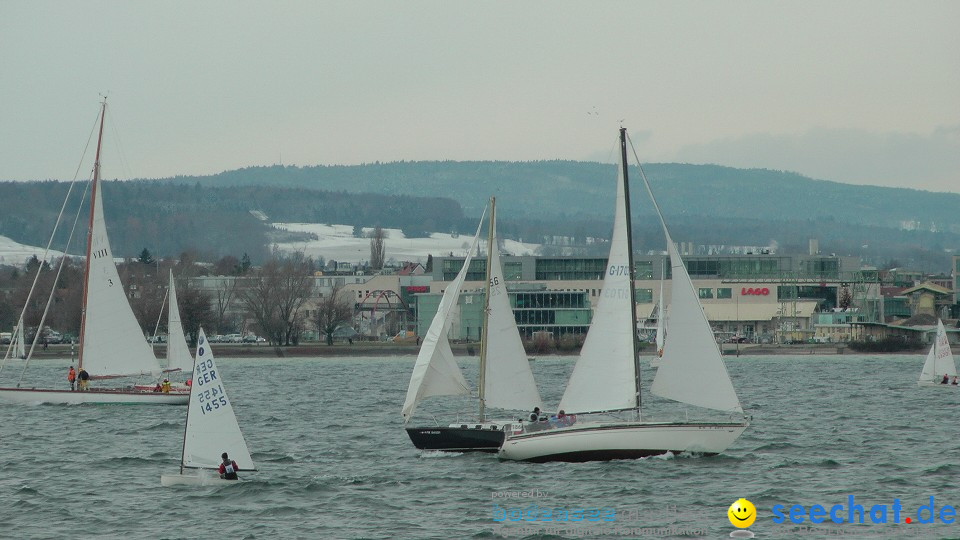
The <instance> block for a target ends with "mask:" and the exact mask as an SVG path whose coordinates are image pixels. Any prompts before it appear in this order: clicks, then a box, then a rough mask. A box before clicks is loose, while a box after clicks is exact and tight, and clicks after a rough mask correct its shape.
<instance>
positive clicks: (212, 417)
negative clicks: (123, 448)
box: [183, 328, 256, 470]
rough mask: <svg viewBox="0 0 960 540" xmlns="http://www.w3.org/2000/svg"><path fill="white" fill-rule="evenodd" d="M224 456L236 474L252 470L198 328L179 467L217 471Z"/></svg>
mask: <svg viewBox="0 0 960 540" xmlns="http://www.w3.org/2000/svg"><path fill="white" fill-rule="evenodd" d="M224 452H226V453H227V454H229V456H230V459H232V460H234V461H236V462H237V465H238V466H239V467H240V470H256V466H255V465H254V464H253V459H251V458H250V450H249V449H248V448H247V441H245V440H244V438H243V433H241V432H240V425H239V424H238V423H237V416H236V415H235V414H234V412H233V405H231V404H230V400H229V399H228V398H227V391H226V389H225V388H224V386H223V379H222V378H221V376H220V370H219V369H218V368H217V364H216V362H215V361H214V359H213V351H212V350H211V349H210V344H209V343H207V338H206V336H205V335H204V333H203V328H201V329H200V336H199V337H198V338H197V359H196V363H195V366H194V368H193V385H192V386H191V387H190V405H189V407H188V410H187V425H186V430H185V433H184V436H183V466H184V467H191V468H201V469H213V468H217V467H219V465H220V454H222V453H224Z"/></svg>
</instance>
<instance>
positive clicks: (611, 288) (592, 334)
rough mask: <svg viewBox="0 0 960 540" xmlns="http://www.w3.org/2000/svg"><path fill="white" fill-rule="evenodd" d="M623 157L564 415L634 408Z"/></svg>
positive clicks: (565, 396)
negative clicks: (593, 302) (602, 266)
mask: <svg viewBox="0 0 960 540" xmlns="http://www.w3.org/2000/svg"><path fill="white" fill-rule="evenodd" d="M623 159H624V158H623V155H622V154H621V163H620V167H618V168H617V171H618V173H617V202H616V208H615V210H614V220H613V236H612V238H611V239H610V256H609V258H608V260H607V269H606V274H605V276H604V279H603V288H602V289H601V290H600V299H599V301H598V303H597V307H596V309H594V311H593V322H592V323H591V324H590V330H589V331H588V332H587V338H586V340H585V341H584V343H583V348H582V349H581V351H580V358H579V359H578V360H577V365H576V366H575V367H574V369H573V374H572V375H571V376H570V381H569V382H568V383H567V389H566V391H565V392H564V393H563V398H562V399H561V400H560V405H559V408H560V409H562V410H564V411H565V412H566V413H568V414H572V413H586V412H598V411H614V410H623V409H631V408H636V407H637V388H636V358H635V356H634V355H635V352H634V339H635V334H636V328H635V327H634V323H633V317H631V310H633V309H634V299H633V298H631V290H632V286H631V283H630V280H631V279H632V277H633V272H632V271H631V268H630V245H629V244H630V243H629V237H628V234H627V223H628V222H627V208H626V206H627V202H626V191H625V187H624V168H623V165H624V164H623Z"/></svg>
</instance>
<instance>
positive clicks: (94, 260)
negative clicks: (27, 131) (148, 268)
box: [0, 100, 188, 405]
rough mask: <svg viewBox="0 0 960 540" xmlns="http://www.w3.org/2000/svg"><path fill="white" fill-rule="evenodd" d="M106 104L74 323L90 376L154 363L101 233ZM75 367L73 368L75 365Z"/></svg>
mask: <svg viewBox="0 0 960 540" xmlns="http://www.w3.org/2000/svg"><path fill="white" fill-rule="evenodd" d="M106 110H107V103H106V100H104V102H103V105H102V108H101V111H100V131H99V135H98V138H97V152H96V158H95V161H94V166H93V179H92V181H91V184H90V222H89V227H88V230H87V259H86V266H85V270H84V286H83V316H82V319H81V328H80V347H79V360H78V368H82V369H85V370H86V371H87V373H89V375H90V377H91V378H92V379H109V378H117V377H139V376H145V375H147V376H152V377H157V376H159V375H160V373H161V367H160V363H159V362H158V361H157V358H156V357H155V356H154V354H153V349H151V348H150V345H149V344H148V343H147V341H146V338H144V336H143V331H142V330H141V328H140V324H139V323H138V322H137V319H136V317H135V316H134V314H133V310H132V309H131V307H130V303H129V302H128V301H127V296H126V293H125V292H124V287H123V284H122V283H121V282H120V275H119V274H118V273H117V267H116V264H115V263H114V261H113V252H112V251H111V249H110V242H109V239H108V238H107V227H106V222H105V220H104V215H103V200H102V195H101V193H100V151H101V147H102V143H103V126H104V118H105V116H106ZM77 371H78V372H79V369H78V370H77ZM187 399H188V396H187V395H186V394H165V393H162V392H153V391H142V390H137V389H135V388H133V387H132V386H129V387H126V388H100V387H93V386H92V387H91V388H90V389H89V390H88V391H83V392H81V391H77V392H73V391H70V390H69V389H62V390H60V389H38V388H21V387H20V385H19V384H18V385H17V387H15V388H0V400H2V401H8V402H15V403H60V404H80V403H143V404H158V405H184V404H186V403H187Z"/></svg>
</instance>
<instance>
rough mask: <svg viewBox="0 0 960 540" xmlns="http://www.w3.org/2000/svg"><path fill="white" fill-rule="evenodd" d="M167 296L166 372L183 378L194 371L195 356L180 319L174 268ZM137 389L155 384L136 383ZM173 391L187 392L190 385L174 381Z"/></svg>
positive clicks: (186, 377) (151, 387)
mask: <svg viewBox="0 0 960 540" xmlns="http://www.w3.org/2000/svg"><path fill="white" fill-rule="evenodd" d="M167 297H168V298H169V299H170V301H169V302H168V306H167V356H166V366H165V367H164V369H163V371H164V372H165V373H174V372H176V373H180V374H181V378H182V379H188V378H190V375H191V374H192V373H193V357H192V356H191V355H190V348H189V347H188V346H187V337H186V335H185V334H184V332H183V323H182V321H181V320H180V304H179V302H177V287H176V285H175V284H174V281H173V270H170V285H169V286H168V287H167ZM134 388H136V389H137V390H153V389H154V385H149V386H147V385H135V386H134ZM170 392H171V393H181V394H187V393H189V392H190V387H189V386H187V385H185V384H183V382H182V381H181V382H177V383H174V384H173V385H172V386H171V390H170Z"/></svg>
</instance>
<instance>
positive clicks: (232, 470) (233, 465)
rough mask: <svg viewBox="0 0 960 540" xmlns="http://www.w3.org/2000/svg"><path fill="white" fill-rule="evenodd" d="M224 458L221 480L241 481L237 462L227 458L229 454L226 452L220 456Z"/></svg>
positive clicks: (221, 466)
mask: <svg viewBox="0 0 960 540" xmlns="http://www.w3.org/2000/svg"><path fill="white" fill-rule="evenodd" d="M220 457H221V458H223V463H221V464H220V478H223V479H224V480H239V479H240V477H239V476H237V471H238V470H239V469H240V467H238V466H237V462H236V461H234V460H232V459H230V458H229V457H227V453H226V452H224V453H223V454H221V455H220Z"/></svg>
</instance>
